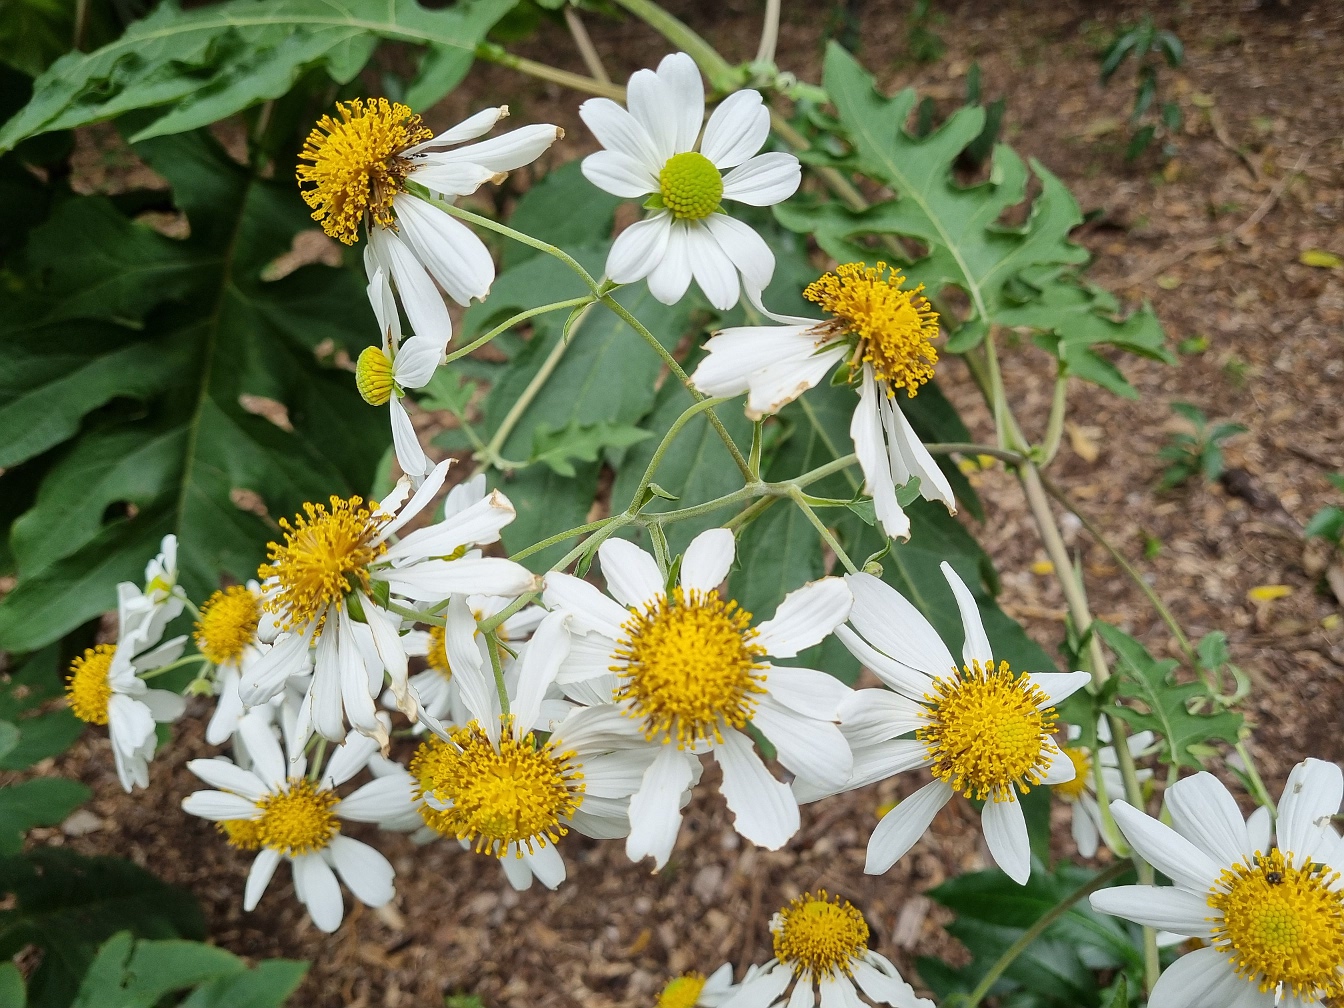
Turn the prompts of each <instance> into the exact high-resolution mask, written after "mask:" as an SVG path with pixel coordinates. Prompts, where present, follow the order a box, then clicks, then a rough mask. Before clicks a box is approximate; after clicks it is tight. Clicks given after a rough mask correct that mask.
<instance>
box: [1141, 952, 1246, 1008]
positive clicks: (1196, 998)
mask: <svg viewBox="0 0 1344 1008" xmlns="http://www.w3.org/2000/svg"><path fill="white" fill-rule="evenodd" d="M1247 985H1248V983H1247V981H1246V980H1243V979H1242V978H1241V977H1239V976H1237V974H1236V972H1235V971H1234V970H1233V968H1232V961H1231V959H1230V958H1229V957H1228V955H1227V953H1225V952H1222V951H1220V950H1219V949H1216V948H1212V947H1209V948H1202V949H1196V950H1195V951H1194V952H1190V953H1187V954H1186V955H1183V956H1181V957H1180V958H1179V959H1177V960H1176V961H1175V962H1174V963H1172V964H1171V965H1170V966H1168V967H1167V968H1166V970H1165V971H1164V972H1163V973H1162V975H1161V976H1160V977H1158V980H1157V983H1156V984H1155V985H1154V986H1153V992H1152V994H1150V995H1149V997H1148V1008H1227V1005H1228V1004H1230V1003H1231V1002H1232V1000H1233V999H1234V998H1236V997H1237V995H1239V994H1241V993H1242V988H1244V987H1246V986H1247Z"/></svg>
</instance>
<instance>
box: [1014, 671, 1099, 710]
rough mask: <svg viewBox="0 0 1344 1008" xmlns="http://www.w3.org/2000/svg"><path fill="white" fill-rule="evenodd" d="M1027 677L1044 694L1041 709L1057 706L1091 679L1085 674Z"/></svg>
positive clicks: (1059, 673) (1044, 673)
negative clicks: (1044, 700)
mask: <svg viewBox="0 0 1344 1008" xmlns="http://www.w3.org/2000/svg"><path fill="white" fill-rule="evenodd" d="M1027 675H1028V676H1029V677H1030V679H1031V682H1032V683H1034V684H1035V685H1037V686H1039V687H1040V688H1041V692H1042V693H1044V694H1045V698H1046V702H1045V703H1044V704H1042V705H1041V706H1042V708H1045V707H1055V706H1057V705H1058V704H1059V702H1060V701H1061V700H1065V699H1067V698H1068V697H1071V696H1073V694H1075V693H1077V692H1078V691H1079V690H1080V689H1082V688H1083V687H1084V686H1086V685H1087V684H1088V683H1089V682H1090V681H1091V679H1092V677H1091V676H1090V675H1089V674H1088V673H1086V672H1029V673H1027Z"/></svg>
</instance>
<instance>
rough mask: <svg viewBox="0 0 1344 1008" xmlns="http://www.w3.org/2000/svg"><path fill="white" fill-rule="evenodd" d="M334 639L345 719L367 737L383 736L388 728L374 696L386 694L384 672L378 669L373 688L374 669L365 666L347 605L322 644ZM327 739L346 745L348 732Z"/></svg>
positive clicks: (324, 634)
mask: <svg viewBox="0 0 1344 1008" xmlns="http://www.w3.org/2000/svg"><path fill="white" fill-rule="evenodd" d="M333 630H334V634H333ZM330 636H334V637H335V642H336V669H337V670H338V674H339V676H340V681H341V703H342V706H343V707H344V709H345V716H346V717H347V718H348V719H349V720H350V724H351V725H353V726H354V727H355V728H358V729H359V730H360V731H361V732H363V733H365V734H366V735H372V736H375V737H376V736H378V735H379V734H380V733H382V734H385V729H383V727H382V724H381V722H379V720H378V708H377V706H376V705H375V703H374V697H375V696H377V695H378V693H380V692H382V680H383V677H382V670H381V668H379V669H378V670H377V683H378V685H377V687H376V688H375V689H372V690H371V689H369V680H370V678H371V676H370V674H369V673H370V669H369V666H368V665H366V664H365V661H364V655H363V653H362V652H361V650H360V647H359V643H358V641H357V640H356V636H355V631H354V628H353V626H352V625H351V623H350V616H349V614H348V612H347V611H346V609H345V607H344V606H342V607H341V609H340V610H339V612H338V613H337V617H336V626H335V627H334V628H333V627H332V625H331V620H330V618H328V620H327V625H326V627H325V628H324V631H323V634H322V637H321V639H320V641H319V644H320V643H321V641H325V640H326V639H327V638H328V637H330ZM319 653H320V649H319ZM375 661H376V658H375ZM319 730H321V728H320V727H319ZM326 737H327V738H329V739H331V741H333V742H342V741H344V740H345V737H346V733H345V732H344V731H341V730H338V731H337V733H336V735H334V736H333V735H327V736H326Z"/></svg>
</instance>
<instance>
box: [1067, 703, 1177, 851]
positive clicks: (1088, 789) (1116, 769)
mask: <svg viewBox="0 0 1344 1008" xmlns="http://www.w3.org/2000/svg"><path fill="white" fill-rule="evenodd" d="M1082 733H1083V732H1082V729H1081V728H1079V727H1078V726H1077V725H1069V731H1068V739H1069V742H1070V743H1072V742H1076V741H1077V740H1078V738H1079V737H1080V736H1081V735H1082ZM1154 738H1155V736H1154V735H1153V733H1152V732H1150V731H1141V732H1135V733H1134V734H1133V735H1131V736H1130V737H1129V740H1128V745H1129V752H1130V755H1131V756H1133V757H1134V759H1136V760H1140V759H1143V758H1144V757H1145V756H1151V755H1152V754H1153V753H1155V752H1156V751H1157V748H1158V747H1157V745H1156V743H1155V742H1154ZM1097 739H1098V740H1099V741H1101V742H1110V741H1111V726H1110V725H1109V724H1108V723H1107V721H1106V719H1105V718H1104V717H1103V718H1098V719H1097ZM1064 755H1065V756H1067V757H1068V758H1069V759H1070V760H1071V761H1072V763H1073V770H1074V776H1073V780H1069V781H1064V782H1063V783H1062V784H1056V785H1055V786H1054V787H1053V788H1052V790H1053V791H1054V793H1055V794H1056V795H1057V796H1059V797H1060V798H1062V799H1063V800H1064V802H1065V803H1066V804H1067V805H1068V806H1069V812H1070V817H1071V819H1072V827H1071V829H1072V832H1073V842H1074V843H1076V844H1077V845H1078V853H1079V854H1080V855H1081V856H1083V857H1085V858H1090V857H1093V856H1094V855H1095V854H1096V853H1097V845H1098V843H1099V842H1100V839H1101V831H1102V829H1103V828H1104V824H1103V823H1102V821H1101V807H1100V806H1099V805H1097V781H1096V777H1095V776H1094V771H1093V760H1094V758H1095V760H1096V761H1097V762H1098V763H1100V764H1101V777H1102V783H1103V784H1104V785H1105V786H1106V794H1107V795H1108V796H1114V795H1122V794H1124V793H1125V780H1124V777H1122V776H1121V774H1120V763H1119V760H1118V759H1117V758H1116V755H1115V747H1114V746H1110V745H1103V746H1102V747H1101V748H1100V749H1098V750H1097V751H1096V753H1095V754H1094V753H1093V752H1092V750H1090V749H1088V748H1087V747H1086V746H1079V745H1066V746H1064ZM1135 776H1136V778H1137V779H1138V780H1139V781H1140V782H1142V781H1146V780H1151V779H1152V776H1153V772H1152V771H1151V770H1147V769H1141V770H1137V771H1135Z"/></svg>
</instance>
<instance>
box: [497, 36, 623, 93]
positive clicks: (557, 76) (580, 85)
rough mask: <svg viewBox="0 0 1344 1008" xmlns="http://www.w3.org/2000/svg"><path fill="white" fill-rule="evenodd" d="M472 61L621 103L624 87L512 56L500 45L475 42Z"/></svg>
mask: <svg viewBox="0 0 1344 1008" xmlns="http://www.w3.org/2000/svg"><path fill="white" fill-rule="evenodd" d="M476 58H477V59H480V60H485V61H486V62H487V63H494V64H496V65H498V66H504V67H508V68H509V69H510V70H517V71H518V72H519V73H522V74H527V75H528V76H529V77H536V78H537V79H538V80H544V81H550V82H551V83H552V84H559V85H560V86H561V87H567V88H569V89H570V90H572V91H582V92H583V93H584V94H591V95H600V96H602V97H603V98H611V99H612V100H614V101H625V88H623V87H621V86H620V85H619V84H612V83H610V82H604V81H600V80H598V79H597V78H595V77H585V76H583V74H576V73H570V72H569V71H568V70H560V69H558V68H556V67H553V66H548V65H547V64H545V63H538V62H537V61H536V60H530V59H527V58H525V57H523V56H515V55H514V54H513V53H511V52H509V51H507V50H506V49H504V47H503V46H499V45H495V43H493V42H481V43H479V44H478V45H477V46H476Z"/></svg>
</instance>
